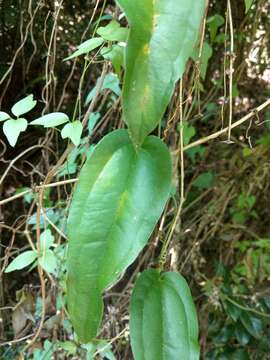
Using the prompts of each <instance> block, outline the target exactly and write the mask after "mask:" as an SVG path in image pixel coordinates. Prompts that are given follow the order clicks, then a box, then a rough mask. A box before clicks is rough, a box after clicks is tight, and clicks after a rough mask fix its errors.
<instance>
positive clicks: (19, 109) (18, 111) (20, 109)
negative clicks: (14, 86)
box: [11, 94, 37, 116]
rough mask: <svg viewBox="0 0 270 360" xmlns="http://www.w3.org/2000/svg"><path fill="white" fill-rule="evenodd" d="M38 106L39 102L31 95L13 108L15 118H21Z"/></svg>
mask: <svg viewBox="0 0 270 360" xmlns="http://www.w3.org/2000/svg"><path fill="white" fill-rule="evenodd" d="M36 104H37V101H36V100H34V96H33V95H32V94H31V95H28V96H26V97H25V98H24V99H22V100H20V101H18V102H16V104H15V105H13V106H12V108H11V111H12V113H13V114H14V115H15V116H21V115H23V114H25V113H27V112H29V111H30V110H32V109H33V108H34V107H35V106H36Z"/></svg>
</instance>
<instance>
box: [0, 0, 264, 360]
mask: <svg viewBox="0 0 270 360" xmlns="http://www.w3.org/2000/svg"><path fill="white" fill-rule="evenodd" d="M134 1H135V0H134ZM119 2H120V3H121V1H119ZM127 26H128V23H127V19H126V18H125V16H124V15H123V14H122V11H121V10H120V8H119V7H117V6H116V3H115V2H114V1H106V0H98V1H83V0H77V1H67V0H66V1H65V0H58V1H38V0H20V1H19V2H17V1H12V0H5V1H0V44H1V55H0V121H1V138H0V142H1V149H0V152H1V159H0V160H1V162H2V165H1V174H0V191H1V195H0V206H1V208H0V234H1V248H0V249H1V250H0V251H1V272H0V273H1V285H0V312H1V322H0V341H1V343H0V358H1V359H4V360H8V359H16V358H25V359H34V360H40V359H51V358H52V357H53V358H55V359H84V358H87V359H92V358H96V359H132V358H133V357H132V356H133V355H132V352H131V347H130V331H129V316H130V315H129V300H130V296H131V293H132V291H133V287H134V283H135V282H136V279H137V278H138V275H139V273H141V272H143V271H144V270H145V269H149V268H158V267H160V266H162V270H165V271H175V272H180V273H181V274H182V275H183V276H184V277H185V278H186V280H187V282H188V284H189V286H190V289H191V293H192V295H193V299H194V302H195V304H196V308H197V313H198V318H199V328H200V348H201V358H202V359H220V360H221V359H224V360H227V359H232V360H234V359H236V360H237V359H243V360H245V359H269V358H270V355H269V354H270V335H269V325H270V290H269V281H270V227H269V210H268V204H269V196H270V188H269V184H270V176H269V169H270V163H269V147H270V110H269V107H268V106H269V105H270V101H269V97H270V96H269V95H270V65H269V64H270V42H269V34H270V4H269V1H267V0H254V1H250V0H245V1H244V0H231V1H225V0H224V1H210V3H209V6H208V9H207V14H206V16H205V21H204V22H203V26H202V31H201V33H200V38H199V39H198V41H197V46H196V47H195V48H194V51H193V53H192V54H191V56H190V59H189V60H188V62H187V64H186V68H185V73H184V75H183V77H182V80H181V81H178V82H177V85H176V87H175V91H174V94H173V96H172V99H171V102H170V104H169V106H168V107H167V110H166V113H165V115H164V116H163V118H162V121H161V122H159V124H158V127H157V129H155V126H152V125H151V126H150V127H149V129H147V130H146V131H145V133H146V134H145V136H146V135H147V134H148V133H149V132H150V131H152V130H153V129H154V130H153V134H154V135H156V136H159V137H160V138H161V139H162V140H163V141H164V142H165V143H166V145H167V147H168V148H169V150H170V153H171V156H172V160H173V164H172V166H173V186H172V187H171V189H170V199H169V200H168V202H167V205H166V206H165V210H164V212H163V214H162V216H161V219H160V220H159V223H158V225H157V226H156V228H155V230H154V232H153V233H152V236H151V239H150V241H149V242H148V244H147V245H146V246H145V247H144V249H143V251H142V252H141V253H140V255H139V257H138V258H137V259H136V260H135V261H134V262H133V263H132V265H130V266H129V268H128V269H127V270H126V272H125V274H124V275H123V276H122V278H121V280H120V281H119V282H118V283H117V284H116V285H114V286H113V287H110V288H109V289H108V290H107V291H106V292H105V295H104V302H105V308H104V311H105V314H104V317H103V322H102V326H101V328H100V332H99V336H98V338H99V339H100V341H95V342H91V343H87V344H84V345H81V344H79V342H78V339H77V337H76V336H75V334H74V330H73V327H72V324H71V322H70V317H69V316H68V311H67V286H66V270H67V261H66V259H67V243H68V239H67V238H68V235H67V234H69V232H67V229H66V225H67V218H68V214H69V208H70V204H71V199H72V195H73V193H74V184H75V183H76V182H77V177H78V176H79V174H80V170H81V168H82V166H83V164H84V163H85V162H86V160H87V159H89V158H90V156H91V155H92V154H93V152H94V151H95V145H96V144H97V143H98V142H99V141H100V140H101V139H102V138H103V137H104V136H106V135H107V134H110V133H111V132H112V131H114V130H116V129H123V128H126V125H125V122H124V121H123V112H124V113H125V114H126V113H127V112H128V111H129V109H130V108H131V107H128V109H125V105H124V106H123V109H122V106H121V104H122V103H121V98H122V97H123V96H125V90H124V94H123V79H124V74H125V70H126V69H124V67H125V62H124V51H125V46H124V44H123V43H124V42H125V39H126V35H127V29H126V28H127ZM173 30H174V29H173V28H170V27H168V32H170V31H172V32H173ZM91 38H94V39H96V40H94V41H93V40H92V41H91V42H90V43H89V42H88V43H87V45H84V46H81V47H80V46H79V45H80V44H82V43H83V42H84V41H86V40H88V39H91ZM179 39H180V40H181V39H183V36H182V37H181V34H180V35H179ZM139 70H140V69H139ZM179 77H180V76H179ZM179 77H178V78H179ZM175 80H177V79H175ZM142 81H143V79H142ZM136 91H137V93H138V94H139V95H142V96H141V98H144V96H143V95H144V93H143V92H142V93H140V87H138V89H136ZM31 94H33V96H32V95H31ZM122 94H123V96H122ZM29 95H30V96H29ZM26 96H28V98H27V100H26V103H24V105H23V107H24V108H25V106H26V108H27V111H23V110H22V105H21V103H19V104H18V101H19V100H21V99H23V98H25V97H26ZM36 100H37V101H36ZM129 101H130V102H131V103H134V101H133V99H131V100H129ZM140 101H141V100H140ZM16 103H17V105H16ZM14 104H15V106H14ZM135 104H136V103H135ZM28 111H29V112H28ZM26 112H27V114H26V115H24V113H26ZM56 112H57V113H58V114H57V115H55V114H54V116H53V117H52V118H50V117H49V118H48V117H47V118H46V122H44V118H42V116H43V115H45V114H48V113H56ZM157 112H158V111H157ZM5 114H9V115H8V117H7V116H6V115H5ZM12 114H13V115H15V116H18V117H21V115H23V117H24V116H25V117H26V119H27V121H25V120H24V121H22V120H23V119H20V122H18V120H16V121H17V123H16V126H15V125H14V123H13V121H15V120H10V119H9V116H13V115H12ZM65 114H67V115H65ZM133 115H134V114H133V112H132V114H130V115H128V116H130V118H132V116H133ZM69 120H73V122H68V121H69ZM238 120H239V122H238V123H237V124H236V125H237V126H235V123H236V122H237V121H238ZM50 121H51V122H50ZM132 121H133V120H132ZM134 121H135V122H136V121H137V120H136V119H135V120H134ZM30 122H33V125H35V126H30V125H28V127H27V124H29V123H30ZM48 122H50V126H48ZM2 125H3V126H2ZM128 125H129V127H130V129H131V133H132V132H133V134H134V135H133V138H134V139H135V140H134V143H135V144H136V145H138V144H139V145H140V143H141V142H142V141H141V140H140V136H142V133H136V129H134V128H132V126H130V124H128ZM26 127H27V128H26ZM118 134H119V133H118ZM211 134H212V135H211ZM210 135H211V136H210ZM121 141H122V140H121ZM94 154H95V153H94ZM162 161H163V160H162V159H161V160H160V164H161V165H160V171H161V172H162V169H164V166H163V165H162ZM149 191H150V190H149ZM162 196H163V195H162V193H161V192H160V198H162ZM165 197H166V196H165ZM134 201H135V198H134ZM159 201H161V200H160V199H159ZM151 210H152V209H149V212H151ZM146 215H147V214H146ZM146 215H145V216H146ZM157 216H158V215H157ZM75 220H76V221H78V219H75ZM105 220H106V219H105V218H104V222H105ZM76 221H75V222H74V228H75V229H76ZM36 250H37V251H36ZM40 252H41V253H43V252H44V253H45V254H46V256H39V254H40ZM18 255H22V257H20V258H19V261H17V263H16V262H12V260H14V259H16V257H18ZM13 270H16V271H13ZM122 270H123V269H122ZM148 271H149V270H148ZM152 271H153V270H152ZM148 274H150V275H151V271H150V273H149V272H148ZM153 276H154V275H153ZM139 279H140V277H139ZM137 286H139V283H138V285H137ZM105 287H106V286H105ZM102 290H103V288H102ZM78 309H79V310H80V308H78Z"/></svg>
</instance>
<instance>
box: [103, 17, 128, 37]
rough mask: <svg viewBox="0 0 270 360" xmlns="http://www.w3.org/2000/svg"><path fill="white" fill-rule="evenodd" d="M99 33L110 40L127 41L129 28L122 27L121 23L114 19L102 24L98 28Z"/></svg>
mask: <svg viewBox="0 0 270 360" xmlns="http://www.w3.org/2000/svg"><path fill="white" fill-rule="evenodd" d="M97 33H98V35H100V36H101V37H102V38H103V39H104V40H108V41H126V40H127V36H128V29H127V28H125V27H121V26H120V24H119V23H118V22H117V21H115V20H112V21H111V22H110V23H109V24H108V25H106V26H101V27H99V28H98V29H97Z"/></svg>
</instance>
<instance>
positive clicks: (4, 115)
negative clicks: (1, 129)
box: [0, 111, 10, 121]
mask: <svg viewBox="0 0 270 360" xmlns="http://www.w3.org/2000/svg"><path fill="white" fill-rule="evenodd" d="M7 119H10V116H9V115H8V114H7V113H6V112H4V111H0V121H5V120H7Z"/></svg>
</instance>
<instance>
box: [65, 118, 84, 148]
mask: <svg viewBox="0 0 270 360" xmlns="http://www.w3.org/2000/svg"><path fill="white" fill-rule="evenodd" d="M82 131H83V126H82V123H81V122H80V121H73V122H72V123H69V124H66V125H65V126H64V127H63V129H62V131H61V136H62V139H66V138H69V139H70V140H71V141H72V142H73V144H74V145H75V146H79V145H80V140H81V135H82Z"/></svg>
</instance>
